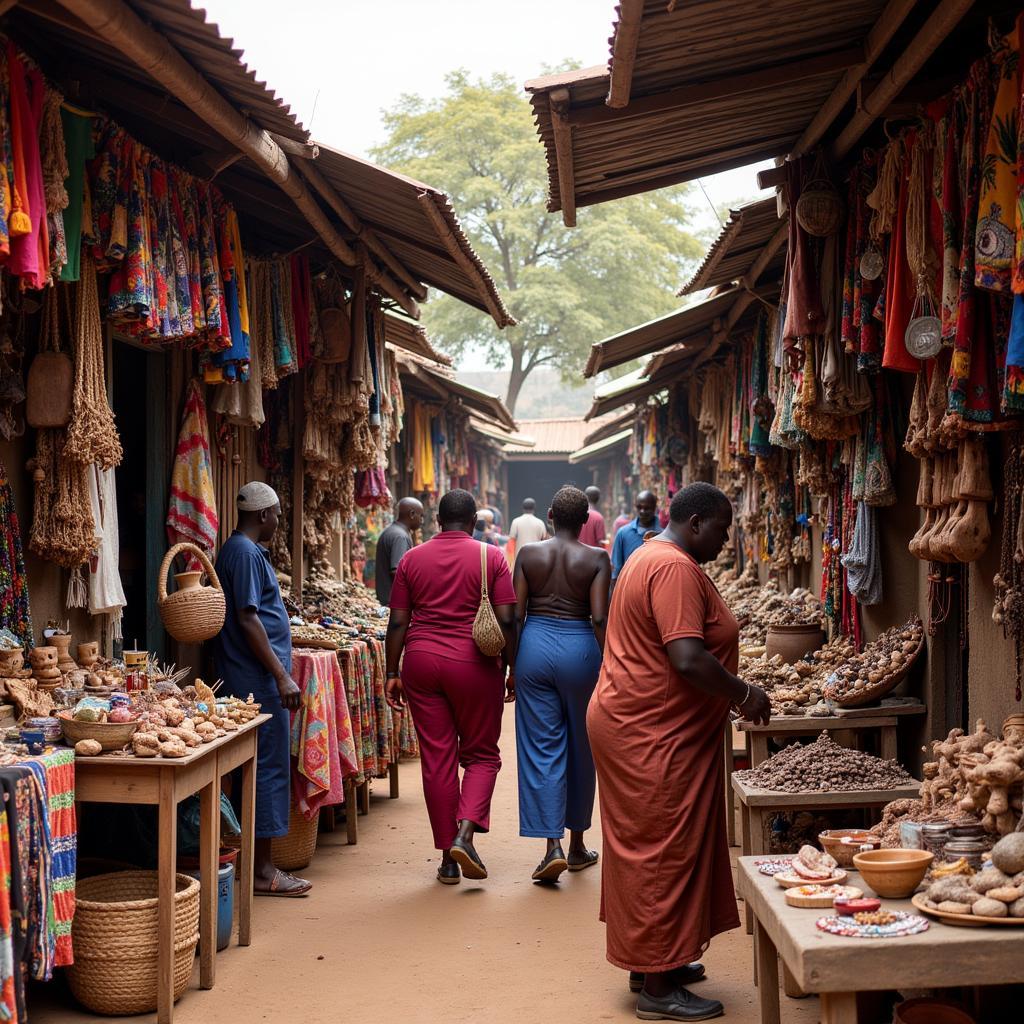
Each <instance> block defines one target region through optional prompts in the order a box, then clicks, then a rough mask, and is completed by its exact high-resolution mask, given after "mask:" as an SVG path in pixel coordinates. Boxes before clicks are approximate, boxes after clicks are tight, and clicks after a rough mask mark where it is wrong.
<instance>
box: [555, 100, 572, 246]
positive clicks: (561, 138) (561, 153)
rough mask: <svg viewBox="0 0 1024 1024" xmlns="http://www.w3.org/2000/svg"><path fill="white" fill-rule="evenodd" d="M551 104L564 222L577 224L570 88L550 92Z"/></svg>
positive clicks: (566, 224)
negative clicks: (570, 120) (570, 118)
mask: <svg viewBox="0 0 1024 1024" xmlns="http://www.w3.org/2000/svg"><path fill="white" fill-rule="evenodd" d="M548 103H549V104H550V105H551V129H552V131H553V132H554V134H555V160H556V162H557V163H558V195H559V199H560V200H561V205H562V222H563V223H564V224H565V226H566V227H567V228H574V227H575V226H576V168H575V165H574V163H573V156H572V125H571V124H570V123H569V90H568V89H566V88H564V87H562V88H559V89H552V90H551V92H550V93H549V94H548Z"/></svg>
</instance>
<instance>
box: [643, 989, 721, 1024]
mask: <svg viewBox="0 0 1024 1024" xmlns="http://www.w3.org/2000/svg"><path fill="white" fill-rule="evenodd" d="M723 1013H725V1007H724V1006H722V1004H721V1003H720V1002H719V1001H718V1000H717V999H701V997H700V996H695V995H694V994H693V993H692V992H688V991H687V990H686V989H685V988H677V989H676V990H675V991H673V992H670V993H669V994H668V995H667V996H663V997H662V998H661V999H655V998H654V997H653V996H650V995H648V994H647V990H646V989H643V990H641V992H640V996H639V998H638V999H637V1001H636V1015H637V1017H638V1018H639V1019H640V1020H684V1021H689V1020H712V1019H713V1018H715V1017H721V1016H722V1014H723Z"/></svg>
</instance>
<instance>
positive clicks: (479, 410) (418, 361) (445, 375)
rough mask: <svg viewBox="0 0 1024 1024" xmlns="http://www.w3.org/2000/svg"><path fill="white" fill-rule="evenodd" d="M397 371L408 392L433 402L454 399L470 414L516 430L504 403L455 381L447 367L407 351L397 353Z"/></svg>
mask: <svg viewBox="0 0 1024 1024" xmlns="http://www.w3.org/2000/svg"><path fill="white" fill-rule="evenodd" d="M398 370H399V373H400V375H401V376H402V377H404V378H405V379H404V380H403V385H404V386H407V387H409V388H410V389H411V390H412V391H418V392H419V393H421V394H424V395H429V396H430V397H431V398H433V399H434V401H437V400H438V399H441V400H442V401H447V400H451V399H453V398H454V399H458V401H459V404H460V405H462V406H463V407H465V410H466V411H467V412H470V413H475V414H476V415H477V416H479V417H480V418H481V419H485V420H491V421H493V422H494V423H495V424H497V425H499V426H501V427H504V428H506V429H508V430H517V429H518V428H517V425H516V421H515V420H514V419H513V418H512V414H511V413H510V412H509V411H508V408H507V407H506V406H505V403H504V402H503V401H502V400H501V399H500V398H499V397H498V396H497V395H492V394H491V393H490V392H489V391H484V390H483V389H482V388H475V387H473V386H472V385H471V384H464V383H462V381H460V380H456V379H455V377H454V375H453V374H452V373H451V371H450V370H446V369H445V368H444V367H439V366H437V364H436V363H433V362H429V361H427V360H425V359H423V358H421V357H419V356H416V355H412V354H411V353H408V352H401V353H399V355H398Z"/></svg>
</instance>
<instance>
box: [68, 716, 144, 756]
mask: <svg viewBox="0 0 1024 1024" xmlns="http://www.w3.org/2000/svg"><path fill="white" fill-rule="evenodd" d="M57 717H58V718H59V719H60V729H61V732H62V733H64V739H65V740H66V741H67V742H68V743H69V744H70V745H71V746H72V747H73V746H74V745H75V744H76V743H77V742H78V741H79V740H96V741H97V742H98V743H99V745H100V746H101V747H102V748H103V749H104V750H121V749H122V748H123V747H126V746H127V745H128V742H129V741H130V740H131V738H132V736H133V735H134V734H135V730H136V729H138V727H139V723H138V722H76V721H75V720H74V719H73V718H72V717H71V712H70V711H64V712H61V713H60V714H59V715H57Z"/></svg>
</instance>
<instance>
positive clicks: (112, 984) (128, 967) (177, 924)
mask: <svg viewBox="0 0 1024 1024" xmlns="http://www.w3.org/2000/svg"><path fill="white" fill-rule="evenodd" d="M175 886H176V892H175V895H174V965H173V971H174V998H175V999H178V998H179V997H180V996H181V994H182V992H184V991H185V989H186V987H187V986H188V982H189V978H190V977H191V976H192V965H193V962H194V961H195V956H196V945H197V944H198V942H199V882H198V881H197V880H196V879H194V878H189V876H188V875H175ZM157 903H158V901H157V873H156V872H155V871H116V872H114V873H112V874H107V875H96V876H95V877H94V878H84V879H81V880H80V881H79V882H78V891H77V893H76V901H75V920H74V924H73V925H72V937H73V941H74V944H75V962H74V964H73V965H72V966H70V967H69V968H68V984H69V985H70V986H71V992H72V994H73V995H74V997H75V998H76V999H77V1000H78V1001H79V1002H80V1003H81V1004H82V1005H83V1006H85V1007H87V1008H88V1009H90V1010H92V1011H93V1012H94V1013H105V1014H109V1015H111V1016H128V1015H131V1014H136V1013H151V1012H152V1011H153V1010H155V1009H156V1003H157V998H156V987H157V952H158V941H159V935H160V931H159V922H158V912H157Z"/></svg>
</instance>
